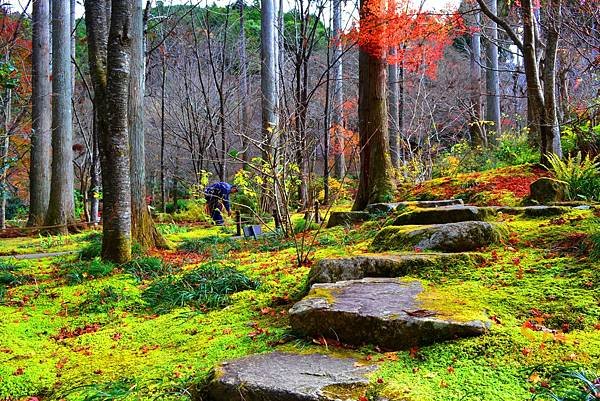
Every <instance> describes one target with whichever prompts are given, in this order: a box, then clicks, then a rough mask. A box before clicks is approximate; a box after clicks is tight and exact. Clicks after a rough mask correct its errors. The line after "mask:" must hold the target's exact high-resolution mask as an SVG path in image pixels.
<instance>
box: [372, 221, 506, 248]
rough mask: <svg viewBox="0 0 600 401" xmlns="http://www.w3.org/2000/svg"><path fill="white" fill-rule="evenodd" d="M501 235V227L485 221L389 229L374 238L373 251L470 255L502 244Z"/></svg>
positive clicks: (388, 227)
mask: <svg viewBox="0 0 600 401" xmlns="http://www.w3.org/2000/svg"><path fill="white" fill-rule="evenodd" d="M502 231H503V230H501V229H500V228H499V226H497V225H493V224H491V223H487V222H483V221H463V222H460V223H448V224H434V225H430V226H387V227H384V228H383V229H381V230H380V231H379V232H378V233H377V235H375V238H374V239H373V243H372V244H371V248H372V250H373V251H376V252H380V251H391V250H405V251H414V250H415V249H420V250H434V251H442V252H469V251H474V250H477V249H479V248H483V247H486V246H489V245H491V244H494V243H496V242H499V241H500V239H501V238H502Z"/></svg>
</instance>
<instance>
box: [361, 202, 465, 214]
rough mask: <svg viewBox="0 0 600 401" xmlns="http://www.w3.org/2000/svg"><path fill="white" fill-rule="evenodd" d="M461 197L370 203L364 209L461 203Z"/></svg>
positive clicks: (376, 210) (381, 210) (378, 210)
mask: <svg viewBox="0 0 600 401" xmlns="http://www.w3.org/2000/svg"><path fill="white" fill-rule="evenodd" d="M463 204H464V203H463V200H462V199H445V200H433V201H406V202H393V203H372V204H370V205H368V206H367V208H366V210H367V212H369V213H391V212H393V211H395V210H397V209H398V208H400V209H401V208H404V207H420V208H434V207H443V206H453V205H463Z"/></svg>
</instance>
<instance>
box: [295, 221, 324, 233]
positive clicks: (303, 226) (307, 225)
mask: <svg viewBox="0 0 600 401" xmlns="http://www.w3.org/2000/svg"><path fill="white" fill-rule="evenodd" d="M318 228H319V225H318V224H317V223H315V222H314V221H310V220H309V221H306V220H305V219H303V218H302V219H298V220H296V221H295V222H294V234H298V233H302V232H304V231H310V230H316V229H318Z"/></svg>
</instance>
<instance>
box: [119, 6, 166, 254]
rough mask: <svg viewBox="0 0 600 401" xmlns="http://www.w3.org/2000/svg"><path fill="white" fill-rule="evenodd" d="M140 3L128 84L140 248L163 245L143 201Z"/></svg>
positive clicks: (134, 217) (134, 228)
mask: <svg viewBox="0 0 600 401" xmlns="http://www.w3.org/2000/svg"><path fill="white" fill-rule="evenodd" d="M144 25H145V24H144V0H133V11H132V17H131V32H132V34H131V62H130V65H131V76H130V81H129V116H128V117H129V148H130V151H131V166H130V169H131V174H130V176H131V234H132V238H133V240H134V241H135V242H136V243H137V244H139V245H140V246H141V247H142V248H143V249H147V248H152V247H155V246H157V245H161V246H164V245H166V243H165V241H164V239H163V238H162V236H161V235H160V233H159V232H158V231H157V230H156V227H155V226H154V222H153V221H152V216H151V215H150V211H149V210H148V205H147V202H146V152H145V131H144V90H145V87H146V80H145V76H146V74H145V71H146V65H145V39H144Z"/></svg>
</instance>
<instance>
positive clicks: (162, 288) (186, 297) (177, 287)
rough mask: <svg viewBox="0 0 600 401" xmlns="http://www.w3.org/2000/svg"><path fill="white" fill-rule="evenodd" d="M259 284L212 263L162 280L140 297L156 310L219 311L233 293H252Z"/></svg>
mask: <svg viewBox="0 0 600 401" xmlns="http://www.w3.org/2000/svg"><path fill="white" fill-rule="evenodd" d="M258 285H259V283H258V282H257V281H255V280H252V279H250V278H249V277H247V276H246V275H245V274H243V273H241V272H239V271H237V270H236V269H234V268H233V267H229V266H225V267H222V266H219V265H218V264H215V263H208V264H205V265H204V266H203V267H201V268H198V269H196V270H194V271H191V272H189V273H186V274H184V275H183V276H179V277H173V276H170V277H165V278H163V279H161V280H159V281H157V282H155V283H154V284H152V285H151V286H150V287H148V288H147V289H146V291H144V294H143V296H142V298H143V299H144V300H145V301H146V302H147V303H148V304H149V305H150V306H151V307H152V308H154V309H155V310H156V311H158V312H166V311H169V310H171V309H174V308H177V307H182V306H191V307H194V308H201V309H214V308H220V307H223V306H225V305H227V304H228V303H229V296H230V295H231V294H233V293H236V292H239V291H244V290H253V289H256V288H258Z"/></svg>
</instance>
